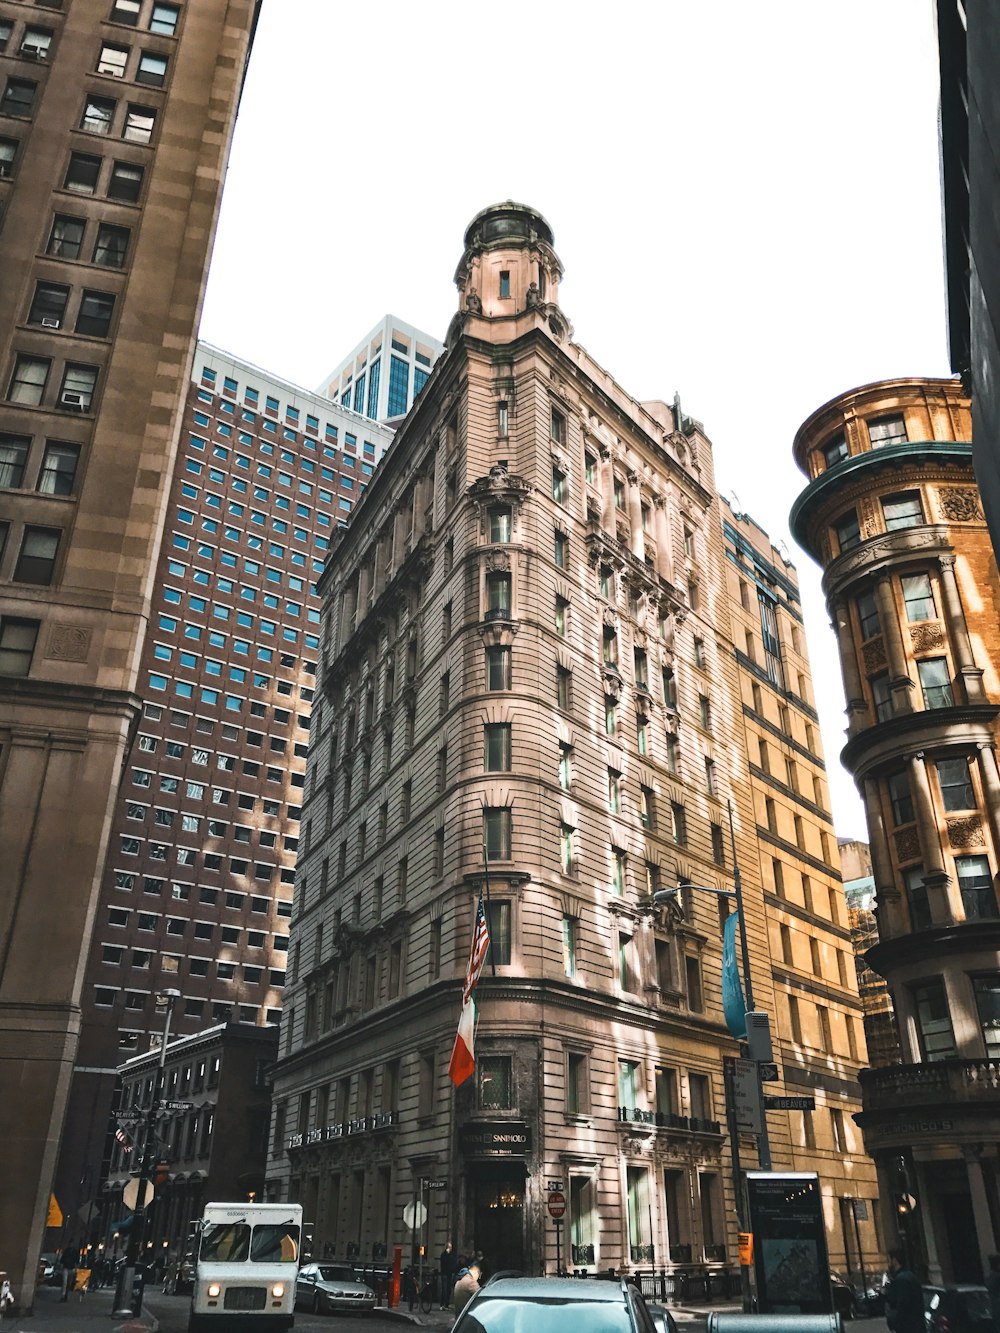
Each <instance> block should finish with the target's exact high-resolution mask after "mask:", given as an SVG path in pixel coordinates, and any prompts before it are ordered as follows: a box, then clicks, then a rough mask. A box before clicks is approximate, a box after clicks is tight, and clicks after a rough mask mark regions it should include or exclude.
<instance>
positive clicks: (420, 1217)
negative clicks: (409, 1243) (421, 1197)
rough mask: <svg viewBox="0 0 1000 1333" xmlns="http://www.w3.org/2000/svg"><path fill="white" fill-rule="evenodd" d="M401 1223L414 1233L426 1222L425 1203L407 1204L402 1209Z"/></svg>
mask: <svg viewBox="0 0 1000 1333" xmlns="http://www.w3.org/2000/svg"><path fill="white" fill-rule="evenodd" d="M403 1221H404V1222H405V1223H406V1225H407V1226H408V1227H409V1229H410V1230H411V1231H416V1230H418V1228H420V1227H422V1226H423V1225H424V1223H425V1222H426V1221H427V1205H426V1204H425V1203H408V1204H407V1205H406V1207H405V1208H404V1209H403Z"/></svg>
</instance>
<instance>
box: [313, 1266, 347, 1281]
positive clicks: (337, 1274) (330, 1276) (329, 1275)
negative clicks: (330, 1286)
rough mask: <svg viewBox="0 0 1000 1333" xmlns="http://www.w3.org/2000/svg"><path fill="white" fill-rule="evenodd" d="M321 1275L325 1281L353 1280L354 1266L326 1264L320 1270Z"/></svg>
mask: <svg viewBox="0 0 1000 1333" xmlns="http://www.w3.org/2000/svg"><path fill="white" fill-rule="evenodd" d="M319 1275H320V1277H321V1278H322V1279H323V1281H324V1282H353V1281H354V1270H353V1269H352V1268H334V1267H333V1265H332V1264H324V1265H323V1266H322V1268H321V1269H320V1270H319Z"/></svg>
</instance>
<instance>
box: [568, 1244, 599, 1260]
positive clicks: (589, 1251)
mask: <svg viewBox="0 0 1000 1333" xmlns="http://www.w3.org/2000/svg"><path fill="white" fill-rule="evenodd" d="M571 1253H572V1258H573V1262H574V1263H575V1264H593V1263H596V1262H597V1259H596V1258H595V1255H594V1247H593V1245H574V1246H573V1247H572V1251H571Z"/></svg>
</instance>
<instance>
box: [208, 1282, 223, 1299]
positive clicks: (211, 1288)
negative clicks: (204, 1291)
mask: <svg viewBox="0 0 1000 1333" xmlns="http://www.w3.org/2000/svg"><path fill="white" fill-rule="evenodd" d="M208 1294H209V1296H221V1295H222V1288H221V1287H220V1286H219V1284H218V1282H210V1283H209V1284H208Z"/></svg>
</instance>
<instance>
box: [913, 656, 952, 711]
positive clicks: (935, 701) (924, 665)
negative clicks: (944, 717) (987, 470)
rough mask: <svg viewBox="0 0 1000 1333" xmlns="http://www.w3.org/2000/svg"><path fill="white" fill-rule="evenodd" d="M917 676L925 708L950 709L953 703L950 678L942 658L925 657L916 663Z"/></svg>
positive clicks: (944, 659)
mask: <svg viewBox="0 0 1000 1333" xmlns="http://www.w3.org/2000/svg"><path fill="white" fill-rule="evenodd" d="M917 675H918V676H919V678H920V688H921V690H922V691H923V696H924V707H925V708H950V707H951V706H952V704H953V703H954V698H953V696H952V691H951V676H950V675H949V674H948V662H947V659H946V658H944V657H925V658H924V659H923V661H921V662H918V663H917Z"/></svg>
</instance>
